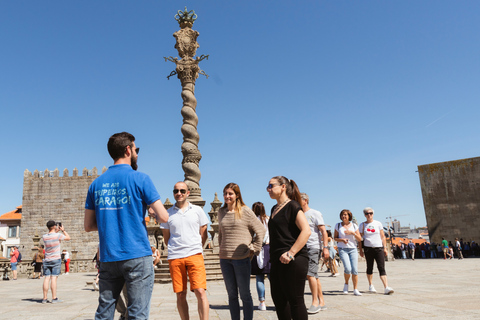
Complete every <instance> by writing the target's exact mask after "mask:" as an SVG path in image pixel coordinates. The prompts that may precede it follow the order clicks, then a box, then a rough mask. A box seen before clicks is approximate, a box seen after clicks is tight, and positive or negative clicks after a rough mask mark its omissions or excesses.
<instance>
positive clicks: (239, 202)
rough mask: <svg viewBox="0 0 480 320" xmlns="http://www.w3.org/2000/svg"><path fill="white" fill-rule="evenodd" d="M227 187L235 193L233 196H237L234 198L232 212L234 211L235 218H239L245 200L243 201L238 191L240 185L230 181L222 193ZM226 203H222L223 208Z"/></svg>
mask: <svg viewBox="0 0 480 320" xmlns="http://www.w3.org/2000/svg"><path fill="white" fill-rule="evenodd" d="M227 189H232V190H233V192H234V193H235V196H236V197H237V198H236V199H235V206H234V209H233V210H234V212H235V219H241V218H242V207H243V206H245V202H243V199H242V193H241V192H240V187H239V186H238V184H236V183H233V182H230V183H229V184H227V185H226V186H225V188H223V193H224V194H225V191H226V190H227ZM226 207H227V204H226V203H224V204H223V208H226Z"/></svg>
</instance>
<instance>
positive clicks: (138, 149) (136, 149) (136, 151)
mask: <svg viewBox="0 0 480 320" xmlns="http://www.w3.org/2000/svg"><path fill="white" fill-rule="evenodd" d="M127 147H130V149H131V148H132V146H126V147H125V149H127ZM139 152H140V148H135V153H136V154H137V155H138V153H139Z"/></svg>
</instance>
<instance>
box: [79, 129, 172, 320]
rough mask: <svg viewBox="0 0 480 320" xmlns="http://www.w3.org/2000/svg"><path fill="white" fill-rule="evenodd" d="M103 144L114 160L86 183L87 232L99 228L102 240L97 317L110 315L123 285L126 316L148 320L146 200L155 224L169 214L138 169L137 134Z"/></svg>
mask: <svg viewBox="0 0 480 320" xmlns="http://www.w3.org/2000/svg"><path fill="white" fill-rule="evenodd" d="M107 147H108V152H109V154H110V156H111V157H112V159H113V165H112V166H110V167H109V168H108V170H107V171H106V172H105V173H103V174H102V175H101V176H99V177H98V178H97V179H95V181H93V183H92V184H91V185H90V187H89V189H88V193H87V200H86V203H85V217H84V225H85V231H86V232H91V231H98V237H99V240H100V254H99V256H100V262H101V263H100V275H99V283H100V295H99V298H98V307H97V311H96V313H95V319H113V316H114V313H115V304H116V303H117V299H118V297H119V296H120V292H121V291H122V288H123V286H124V285H125V284H126V287H127V296H128V297H127V300H128V302H127V304H128V305H127V309H128V316H129V317H130V318H133V319H148V317H149V314H150V300H151V297H152V291H153V282H154V271H153V263H152V251H151V249H150V242H149V240H148V233H147V226H146V224H145V213H146V212H147V205H150V208H152V210H153V211H154V212H155V218H156V220H157V222H158V223H162V222H166V221H167V220H168V213H167V210H165V208H164V206H163V204H162V202H161V201H160V195H159V194H158V192H157V190H156V189H155V186H154V185H153V182H152V180H151V179H150V177H149V176H148V175H146V174H144V173H141V172H137V171H136V170H137V168H138V166H137V159H138V153H139V151H140V149H139V148H137V147H136V145H135V137H134V136H133V135H131V134H130V133H127V132H121V133H116V134H114V135H112V136H111V137H110V139H109V141H108V144H107ZM119 226H121V228H119Z"/></svg>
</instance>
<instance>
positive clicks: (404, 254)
mask: <svg viewBox="0 0 480 320" xmlns="http://www.w3.org/2000/svg"><path fill="white" fill-rule="evenodd" d="M402 259H407V253H406V252H405V250H402Z"/></svg>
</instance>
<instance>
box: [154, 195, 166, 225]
mask: <svg viewBox="0 0 480 320" xmlns="http://www.w3.org/2000/svg"><path fill="white" fill-rule="evenodd" d="M150 208H152V209H153V211H154V212H155V219H157V223H164V222H167V221H168V212H167V209H165V207H164V206H163V204H162V201H160V200H157V201H155V202H154V203H152V204H150Z"/></svg>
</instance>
